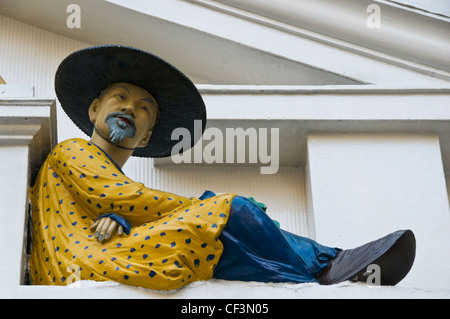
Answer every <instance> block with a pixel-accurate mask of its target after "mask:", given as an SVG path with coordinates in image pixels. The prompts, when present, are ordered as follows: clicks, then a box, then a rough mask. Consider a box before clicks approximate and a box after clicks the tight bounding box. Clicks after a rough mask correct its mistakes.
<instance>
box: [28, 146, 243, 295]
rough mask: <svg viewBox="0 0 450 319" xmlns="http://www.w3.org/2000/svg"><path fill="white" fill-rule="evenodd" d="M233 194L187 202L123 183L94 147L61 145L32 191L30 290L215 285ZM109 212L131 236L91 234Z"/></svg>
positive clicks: (113, 165) (119, 171)
mask: <svg viewBox="0 0 450 319" xmlns="http://www.w3.org/2000/svg"><path fill="white" fill-rule="evenodd" d="M234 196H235V195H234V194H224V195H220V196H214V197H212V198H209V199H205V200H200V199H197V198H186V197H182V196H178V195H175V194H172V193H168V192H163V191H159V190H154V189H151V188H148V187H145V186H144V185H143V184H142V183H138V182H134V181H132V180H131V179H129V178H128V177H126V176H125V175H124V174H123V172H122V171H121V170H120V168H118V167H117V166H116V165H115V163H114V162H113V161H112V160H111V158H109V156H108V155H107V154H105V153H104V152H103V151H102V150H101V149H100V148H99V147H97V146H96V145H94V144H93V143H90V142H87V141H85V140H83V139H71V140H67V141H64V142H62V143H60V144H58V145H57V146H56V147H55V148H54V150H53V151H52V153H51V154H50V155H49V156H48V158H47V159H46V161H45V162H44V164H43V165H42V167H41V170H40V172H39V175H38V177H37V179H36V181H35V183H34V186H33V187H32V188H31V191H30V198H31V202H32V219H33V231H32V235H33V236H32V237H33V242H32V243H33V246H32V253H31V257H30V274H31V278H32V284H34V285H67V284H68V283H72V282H73V281H74V280H79V279H80V280H95V281H110V280H112V281H116V282H120V283H124V284H128V285H132V286H140V287H145V288H150V289H157V290H172V289H177V288H180V287H182V286H184V285H186V284H188V283H190V282H193V281H197V280H208V279H210V278H212V275H213V269H214V267H215V266H216V265H217V263H218V262H219V259H220V256H221V254H222V252H223V245H222V243H221V241H220V240H219V239H218V237H219V235H220V233H221V231H222V230H223V228H224V227H225V225H226V223H227V219H228V216H229V211H230V205H231V201H232V198H233V197H234ZM107 213H114V214H116V215H118V216H121V217H123V218H125V219H126V220H127V221H128V222H129V223H130V224H131V225H132V228H131V232H130V234H129V235H125V234H123V235H121V236H119V235H117V234H116V233H115V234H113V235H112V236H111V237H110V239H109V240H107V241H104V242H103V243H100V242H98V241H97V240H96V239H95V238H94V233H93V232H92V231H91V230H90V229H89V227H90V226H91V225H92V223H93V221H94V220H95V219H97V218H98V217H99V216H101V215H103V214H107Z"/></svg>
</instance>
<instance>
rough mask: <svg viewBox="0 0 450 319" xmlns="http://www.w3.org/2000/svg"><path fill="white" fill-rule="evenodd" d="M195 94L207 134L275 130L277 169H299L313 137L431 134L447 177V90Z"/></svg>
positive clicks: (262, 89)
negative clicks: (200, 101) (203, 105)
mask: <svg viewBox="0 0 450 319" xmlns="http://www.w3.org/2000/svg"><path fill="white" fill-rule="evenodd" d="M198 88H199V90H200V92H201V93H202V96H203V99H204V100H205V103H206V105H207V113H208V122H207V128H208V127H214V128H219V129H220V130H222V132H223V135H224V136H225V130H226V128H237V127H241V128H243V129H247V128H254V129H256V130H259V129H260V128H267V129H268V130H270V129H271V128H279V134H280V150H282V151H280V159H279V164H280V166H288V167H303V166H304V165H305V162H304V159H305V152H306V140H307V137H308V135H309V134H313V133H314V134H321V133H329V132H334V133H336V134H350V133H366V134H367V133H368V134H393V135H396V134H397V135H398V134H404V135H405V134H406V135H408V134H425V135H429V134H431V135H437V136H438V137H439V140H440V145H441V152H442V156H443V165H444V168H445V170H446V171H447V172H449V171H450V132H449V130H448V127H449V125H450V110H449V108H448V105H450V87H448V86H447V87H446V86H442V87H438V88H433V87H428V88H426V87H423V88H418V87H398V86H397V87H390V86H370V85H365V86H359V85H356V86H340V85H339V86H214V85H199V86H198ZM205 144H207V142H205V143H204V144H203V145H202V146H203V147H204V146H205ZM196 147H199V146H198V145H197V146H195V147H194V150H193V153H195V148H196ZM191 163H194V161H191ZM234 163H237V161H235V162H234ZM154 164H155V165H156V166H158V165H174V161H172V160H171V158H164V159H155V160H154ZM203 164H204V163H203ZM177 165H179V164H177ZM189 165H195V164H189ZM215 165H222V164H215ZM223 165H224V164H223ZM254 165H261V163H260V162H257V163H254Z"/></svg>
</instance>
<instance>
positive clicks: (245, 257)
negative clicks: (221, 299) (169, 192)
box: [201, 191, 340, 283]
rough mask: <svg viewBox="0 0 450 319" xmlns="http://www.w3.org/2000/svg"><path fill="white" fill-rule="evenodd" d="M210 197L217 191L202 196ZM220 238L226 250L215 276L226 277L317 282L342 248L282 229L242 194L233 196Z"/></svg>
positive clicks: (229, 278) (265, 280) (263, 280)
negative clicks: (318, 277)
mask: <svg viewBox="0 0 450 319" xmlns="http://www.w3.org/2000/svg"><path fill="white" fill-rule="evenodd" d="M210 196H214V193H212V192H210V191H208V192H205V193H204V194H203V195H202V197H201V198H208V197H210ZM219 239H220V240H221V241H222V243H223V245H224V250H223V254H222V257H221V259H220V261H219V263H218V265H217V266H216V268H215V269H214V278H217V279H225V280H240V281H259V282H294V283H305V282H317V279H316V275H317V274H319V273H320V272H321V271H322V270H324V269H325V268H326V267H327V266H328V262H329V260H331V259H333V258H334V257H336V255H337V253H338V252H339V251H340V249H339V248H331V247H326V246H323V245H320V244H318V243H317V242H315V241H313V240H311V239H309V238H305V237H301V236H297V235H294V234H292V233H289V232H287V231H284V230H282V229H279V228H278V227H277V226H276V224H275V223H274V221H273V220H271V219H270V218H269V217H268V216H267V214H266V213H265V212H264V211H263V210H262V209H261V207H259V206H258V205H256V204H255V203H254V202H252V201H250V200H249V199H247V198H245V197H241V196H237V197H235V198H234V199H233V201H232V203H231V210H230V217H229V220H228V223H227V226H226V227H225V229H224V230H223V231H222V233H221V235H220V237H219Z"/></svg>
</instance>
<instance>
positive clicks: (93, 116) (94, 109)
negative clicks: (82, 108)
mask: <svg viewBox="0 0 450 319" xmlns="http://www.w3.org/2000/svg"><path fill="white" fill-rule="evenodd" d="M98 102H99V101H98V99H94V100H93V101H92V103H91V105H90V106H89V119H90V120H91V122H92V123H95V121H96V120H97V115H98Z"/></svg>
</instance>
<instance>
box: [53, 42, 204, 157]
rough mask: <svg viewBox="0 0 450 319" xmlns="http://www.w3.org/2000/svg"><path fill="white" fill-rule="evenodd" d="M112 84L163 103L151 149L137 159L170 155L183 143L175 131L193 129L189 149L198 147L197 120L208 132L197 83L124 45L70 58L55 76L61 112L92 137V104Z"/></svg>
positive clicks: (139, 152)
mask: <svg viewBox="0 0 450 319" xmlns="http://www.w3.org/2000/svg"><path fill="white" fill-rule="evenodd" d="M113 83H130V84H134V85H136V86H139V87H141V88H143V89H144V90H146V91H147V92H149V93H150V94H151V95H152V96H153V97H154V98H155V99H156V101H157V103H158V105H159V111H160V119H159V122H158V124H157V125H156V127H155V128H154V130H153V133H152V136H151V138H150V141H149V143H148V145H147V146H146V147H142V148H137V149H136V150H135V151H134V152H133V154H132V155H133V156H139V157H167V156H170V155H171V152H172V148H173V146H174V145H176V144H177V143H179V140H172V139H171V136H172V132H173V130H174V129H176V128H186V129H188V130H189V132H190V136H191V145H190V146H191V147H192V146H194V144H195V143H196V142H197V140H195V138H197V139H198V138H200V136H201V134H198V132H197V134H194V121H195V120H201V121H202V132H201V133H203V132H204V130H205V126H206V109H205V104H204V102H203V99H202V97H201V96H200V93H199V92H198V90H197V88H196V87H195V85H194V84H193V83H192V82H191V80H189V78H187V77H186V76H185V75H184V74H183V73H182V72H181V71H179V70H178V69H176V68H175V67H174V66H172V65H171V64H170V63H168V62H166V61H164V60H163V59H161V58H159V57H157V56H155V55H153V54H151V53H148V52H146V51H143V50H139V49H136V48H132V47H127V46H119V45H102V46H95V47H89V48H86V49H82V50H80V51H76V52H74V53H72V54H71V55H69V56H68V57H67V58H65V59H64V60H63V61H62V62H61V64H60V65H59V67H58V70H57V71H56V76H55V90H56V95H57V97H58V99H59V101H60V103H61V106H62V108H63V109H64V111H65V112H66V113H67V115H68V116H69V117H70V119H71V120H72V121H73V122H74V123H75V124H76V125H77V126H78V127H79V128H80V129H81V130H82V131H83V132H84V133H86V134H87V135H89V136H91V134H92V131H93V128H94V125H93V124H92V122H91V121H90V119H89V114H88V109H89V106H90V105H91V103H92V101H93V100H94V99H95V98H97V97H98V96H99V94H100V92H101V91H102V90H104V89H105V88H107V87H108V86H109V85H111V84H113ZM199 135H200V136H199ZM186 144H187V143H186ZM186 144H184V143H183V145H186ZM184 150H186V149H184Z"/></svg>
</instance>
